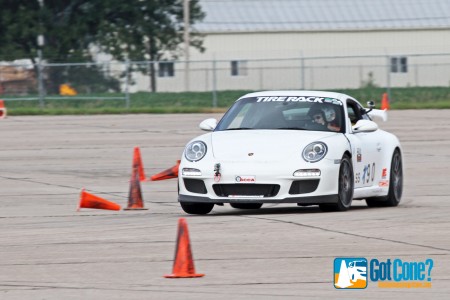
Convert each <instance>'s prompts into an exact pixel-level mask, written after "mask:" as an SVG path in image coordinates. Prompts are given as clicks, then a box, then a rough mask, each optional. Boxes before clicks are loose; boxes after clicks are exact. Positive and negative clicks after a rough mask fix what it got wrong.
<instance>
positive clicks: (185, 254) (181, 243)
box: [164, 218, 205, 278]
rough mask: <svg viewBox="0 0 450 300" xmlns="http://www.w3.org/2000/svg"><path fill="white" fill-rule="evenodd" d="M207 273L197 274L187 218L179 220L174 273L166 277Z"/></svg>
mask: <svg viewBox="0 0 450 300" xmlns="http://www.w3.org/2000/svg"><path fill="white" fill-rule="evenodd" d="M203 276H205V274H196V273H195V267H194V261H193V258H192V251H191V244H190V241H189V232H188V227H187V223H186V220H185V219H184V218H180V219H179V220H178V234H177V246H176V248H175V258H174V262H173V270H172V274H170V275H164V277H166V278H192V277H203Z"/></svg>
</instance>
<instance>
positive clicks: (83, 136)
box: [0, 110, 450, 299]
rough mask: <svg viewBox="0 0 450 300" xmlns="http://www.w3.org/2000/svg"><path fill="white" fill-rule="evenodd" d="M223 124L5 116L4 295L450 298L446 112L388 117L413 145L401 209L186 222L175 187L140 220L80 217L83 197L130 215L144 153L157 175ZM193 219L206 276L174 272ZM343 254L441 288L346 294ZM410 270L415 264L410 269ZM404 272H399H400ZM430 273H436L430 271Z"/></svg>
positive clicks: (0, 204) (170, 183)
mask: <svg viewBox="0 0 450 300" xmlns="http://www.w3.org/2000/svg"><path fill="white" fill-rule="evenodd" d="M209 117H220V115H214V114H177V115H171V114H167V115H153V114H140V115H99V116H9V117H8V118H6V119H2V120H0V298H1V299H302V298H328V299H330V298H331V299H348V298H359V299H361V298H367V299H374V298H378V299H379V298H383V299H405V298H408V299H449V298H450V256H449V254H450V238H449V236H450V235H449V232H450V187H449V185H448V182H449V178H450V176H449V175H450V171H449V170H450V134H449V132H450V110H403V111H390V112H389V120H388V121H387V122H385V123H379V125H380V127H381V128H382V129H385V130H388V131H390V132H392V133H394V134H396V135H397V136H398V137H399V139H400V141H401V143H402V146H403V154H404V165H405V182H404V183H405V185H404V194H403V199H402V202H401V203H400V205H399V206H398V207H394V208H368V207H367V206H366V205H365V202H363V201H358V202H357V201H355V202H354V204H353V206H352V208H351V209H350V210H349V211H347V212H343V213H342V212H341V213H323V212H321V211H320V210H319V209H318V207H314V206H311V207H297V206H296V205H295V204H284V205H274V204H270V205H269V204H267V205H264V206H263V208H261V209H260V210H256V211H243V210H237V209H233V208H231V207H230V206H229V205H225V206H223V207H220V206H216V207H215V208H214V210H213V211H212V212H211V213H210V214H209V215H206V216H191V215H187V214H185V213H184V212H183V211H182V210H181V208H180V207H179V204H178V202H177V192H176V191H177V186H176V179H170V180H165V181H152V182H143V183H141V188H142V194H143V199H144V205H145V207H146V208H148V210H142V211H123V210H120V211H108V210H95V209H81V210H80V211H79V212H77V211H76V208H77V205H78V202H79V197H80V192H81V190H82V189H83V188H85V190H86V191H88V192H89V193H92V194H94V195H97V196H99V197H102V198H105V199H108V200H109V201H113V202H116V203H118V204H120V205H122V206H123V207H125V206H127V199H128V192H129V187H130V176H131V165H132V157H133V149H134V147H139V149H140V152H141V157H142V161H143V165H144V170H145V173H146V176H147V177H150V176H151V175H154V174H156V173H158V172H160V171H163V170H165V169H167V168H170V167H172V166H174V165H175V164H176V161H177V160H178V159H180V156H181V153H182V151H183V148H184V145H185V144H186V142H188V141H189V140H190V139H191V138H193V137H195V136H197V135H199V134H201V133H202V131H201V130H200V129H199V128H198V124H199V123H200V121H202V120H203V119H206V118H209ZM179 218H185V219H186V221H187V224H188V227H189V233H190V242H191V243H190V244H191V248H192V252H193V257H194V263H195V268H196V271H197V273H204V274H206V275H205V277H202V278H190V279H167V278H164V277H163V276H164V275H166V274H170V273H172V265H173V259H174V252H175V246H176V235H177V223H178V220H179ZM339 257H356V258H359V257H361V258H366V259H367V260H368V262H370V261H372V260H373V259H377V260H378V261H379V262H388V261H391V262H393V261H394V260H395V259H400V260H401V261H402V262H425V261H426V260H427V259H432V261H433V266H432V268H431V266H430V265H429V264H427V269H426V270H425V273H427V274H426V275H427V278H430V279H431V281H429V283H431V288H405V287H404V288H398V287H397V288H381V287H379V286H378V283H377V282H374V281H369V282H368V285H367V288H366V289H359V290H338V289H336V288H335V287H334V285H333V280H334V269H333V263H334V260H335V259H336V258H339ZM406 265H407V264H406ZM397 271H398V270H397ZM428 271H429V273H428Z"/></svg>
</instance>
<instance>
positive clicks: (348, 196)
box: [319, 155, 354, 211]
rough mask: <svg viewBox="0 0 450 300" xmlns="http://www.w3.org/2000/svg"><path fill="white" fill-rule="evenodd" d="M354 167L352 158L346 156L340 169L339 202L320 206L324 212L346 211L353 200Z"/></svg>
mask: <svg viewBox="0 0 450 300" xmlns="http://www.w3.org/2000/svg"><path fill="white" fill-rule="evenodd" d="M353 187H354V180H353V166H352V161H351V159H350V157H348V156H347V155H344V157H343V158H342V160H341V166H340V168H339V188H338V202H337V203H336V204H320V205H319V207H320V209H321V210H322V211H346V210H348V209H349V208H350V206H351V205H352V200H353Z"/></svg>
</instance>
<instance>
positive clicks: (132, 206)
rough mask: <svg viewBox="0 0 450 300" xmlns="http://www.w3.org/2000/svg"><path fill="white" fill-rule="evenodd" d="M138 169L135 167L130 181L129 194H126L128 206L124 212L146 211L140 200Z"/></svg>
mask: <svg viewBox="0 0 450 300" xmlns="http://www.w3.org/2000/svg"><path fill="white" fill-rule="evenodd" d="M138 169H139V168H138V167H137V166H135V167H134V168H133V172H132V174H131V179H130V192H129V193H128V206H127V208H124V210H146V209H147V208H144V201H143V200H142V191H141V182H140V181H139V170H138Z"/></svg>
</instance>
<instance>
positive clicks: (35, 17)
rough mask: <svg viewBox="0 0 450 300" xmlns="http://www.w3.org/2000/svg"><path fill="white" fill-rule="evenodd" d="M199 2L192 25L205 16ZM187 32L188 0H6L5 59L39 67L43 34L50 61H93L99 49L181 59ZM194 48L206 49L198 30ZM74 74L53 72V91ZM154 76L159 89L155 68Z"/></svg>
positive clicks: (1, 5) (0, 23)
mask: <svg viewBox="0 0 450 300" xmlns="http://www.w3.org/2000/svg"><path fill="white" fill-rule="evenodd" d="M39 2H42V5H40V3H39ZM198 2H199V1H198V0H190V1H189V5H190V23H191V24H193V23H195V22H197V21H199V20H201V19H202V18H203V17H204V13H203V12H202V11H201V8H200V5H199V3H198ZM183 31H184V28H183V0H128V1H123V0H41V1H40V0H0V36H1V37H2V39H1V42H0V60H9V61H10V60H14V59H23V58H28V59H31V60H32V61H33V63H34V64H35V66H36V58H37V57H38V50H39V46H38V43H37V36H38V35H40V34H42V35H43V36H44V38H45V45H44V47H42V49H41V50H42V53H43V56H44V58H45V61H46V62H47V63H59V62H64V63H67V62H91V61H92V60H93V58H92V55H91V52H90V49H91V47H92V46H93V45H96V46H99V47H100V48H101V49H102V50H103V51H105V52H106V53H110V54H111V55H112V56H113V57H114V58H115V59H118V60H126V59H128V60H133V61H143V60H151V61H157V60H160V59H161V58H162V57H163V55H167V57H169V58H177V57H178V56H179V53H180V49H182V48H181V45H182V42H183ZM190 44H191V46H193V47H195V48H198V49H200V50H202V38H201V36H200V35H199V34H197V33H195V32H193V33H192V34H191V40H190ZM92 71H95V70H92ZM97 71H98V72H97V73H98V74H100V73H101V70H100V69H98V70H97ZM142 71H144V72H145V69H143V70H142ZM69 73H70V72H69V69H64V68H63V67H61V68H53V71H52V69H49V70H47V73H46V75H47V81H46V83H47V84H46V86H47V88H48V89H49V90H50V91H51V92H55V91H56V90H57V87H58V86H59V84H60V83H62V82H65V81H66V80H68V79H70V78H69V77H70V76H69V75H70V74H69ZM150 74H151V78H152V80H151V82H152V90H153V91H155V90H156V80H155V77H156V76H155V68H154V65H153V64H151V70H150ZM74 78H81V77H80V76H78V77H76V76H75V77H74V76H72V77H71V79H72V80H74ZM105 82H109V80H106V81H105ZM116 86H117V84H116Z"/></svg>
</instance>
